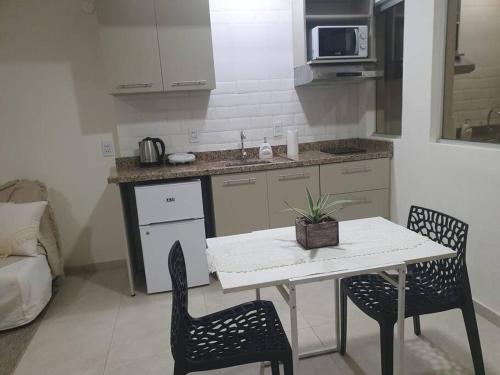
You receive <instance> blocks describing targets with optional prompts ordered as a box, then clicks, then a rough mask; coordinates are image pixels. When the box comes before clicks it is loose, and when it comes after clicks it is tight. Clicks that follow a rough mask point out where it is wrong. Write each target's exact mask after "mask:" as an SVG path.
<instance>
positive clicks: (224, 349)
mask: <svg viewBox="0 0 500 375" xmlns="http://www.w3.org/2000/svg"><path fill="white" fill-rule="evenodd" d="M168 268H169V270H170V277H171V279H172V289H173V303H172V327H171V334H170V344H171V349H172V355H173V357H174V360H175V369H174V375H184V374H188V373H190V372H196V371H207V370H214V369H221V368H226V367H231V366H238V365H243V364H247V363H256V362H267V361H269V362H271V368H272V373H273V375H279V363H280V362H281V363H282V364H283V366H284V370H285V375H293V367H292V350H291V348H290V343H289V342H288V339H287V337H286V334H285V331H284V330H283V326H282V325H281V321H280V319H279V317H278V313H277V312H276V309H275V308H274V305H273V304H272V302H269V301H254V302H249V303H245V304H242V305H239V306H235V307H233V308H230V309H227V310H223V311H219V312H216V313H214V314H210V315H207V316H204V317H201V318H193V317H191V316H190V315H189V313H188V288H187V278H186V264H185V262H184V254H183V252H182V247H181V244H180V243H179V241H177V242H176V243H175V244H174V245H173V246H172V249H171V250H170V254H169V258H168Z"/></svg>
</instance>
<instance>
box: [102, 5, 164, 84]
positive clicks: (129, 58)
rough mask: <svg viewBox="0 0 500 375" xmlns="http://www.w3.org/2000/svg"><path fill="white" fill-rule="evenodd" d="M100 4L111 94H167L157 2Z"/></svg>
mask: <svg viewBox="0 0 500 375" xmlns="http://www.w3.org/2000/svg"><path fill="white" fill-rule="evenodd" d="M97 4H98V15H99V25H100V34H101V42H102V46H103V48H102V50H103V55H104V60H105V63H106V68H107V72H108V81H109V84H110V92H111V93H112V94H127V93H135V92H153V91H163V81H162V76H161V64H160V52H159V50H158V33H157V30H156V18H155V8H154V0H100V1H98V2H97Z"/></svg>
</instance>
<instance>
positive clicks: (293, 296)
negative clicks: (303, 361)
mask: <svg viewBox="0 0 500 375" xmlns="http://www.w3.org/2000/svg"><path fill="white" fill-rule="evenodd" d="M288 289H289V294H290V298H289V302H288V305H289V307H290V326H291V335H292V359H293V373H294V374H296V375H298V374H299V332H298V325H297V293H296V289H295V284H292V283H290V284H289V286H288Z"/></svg>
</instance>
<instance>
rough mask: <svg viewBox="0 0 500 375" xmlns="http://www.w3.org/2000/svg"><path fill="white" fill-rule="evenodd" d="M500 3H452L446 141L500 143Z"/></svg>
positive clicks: (496, 0)
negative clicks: (499, 16)
mask: <svg viewBox="0 0 500 375" xmlns="http://www.w3.org/2000/svg"><path fill="white" fill-rule="evenodd" d="M499 14H500V0H461V1H460V0H450V1H449V9H448V28H447V45H446V78H445V98H444V119H443V138H445V139H459V140H464V141H472V142H488V143H500V42H499V37H500V22H499V18H498V15H499Z"/></svg>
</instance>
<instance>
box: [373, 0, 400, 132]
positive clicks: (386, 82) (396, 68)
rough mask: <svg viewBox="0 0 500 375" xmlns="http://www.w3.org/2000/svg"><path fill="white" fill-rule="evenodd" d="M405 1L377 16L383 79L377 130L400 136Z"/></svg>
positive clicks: (378, 99) (380, 89)
mask: <svg viewBox="0 0 500 375" xmlns="http://www.w3.org/2000/svg"><path fill="white" fill-rule="evenodd" d="M404 7H405V5H404V1H403V2H400V3H398V4H397V5H395V6H392V7H390V8H388V9H386V10H384V11H383V12H381V13H379V15H378V16H377V54H378V58H379V65H380V66H381V67H382V68H383V69H384V71H385V72H384V78H383V79H380V80H378V81H377V133H378V134H387V135H401V116H402V109H403V41H404V9H405V8H404Z"/></svg>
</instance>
